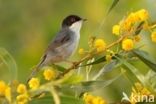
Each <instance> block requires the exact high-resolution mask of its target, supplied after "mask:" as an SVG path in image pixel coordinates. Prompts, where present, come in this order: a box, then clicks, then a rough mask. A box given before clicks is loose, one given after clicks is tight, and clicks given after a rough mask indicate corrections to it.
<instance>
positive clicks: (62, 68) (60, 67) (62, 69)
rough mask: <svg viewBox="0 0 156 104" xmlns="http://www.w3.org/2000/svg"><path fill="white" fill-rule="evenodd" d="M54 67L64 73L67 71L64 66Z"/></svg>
mask: <svg viewBox="0 0 156 104" xmlns="http://www.w3.org/2000/svg"><path fill="white" fill-rule="evenodd" d="M53 66H54V67H55V68H56V69H57V70H59V71H61V72H64V71H65V70H66V68H64V67H62V66H60V65H56V64H54V65H53Z"/></svg>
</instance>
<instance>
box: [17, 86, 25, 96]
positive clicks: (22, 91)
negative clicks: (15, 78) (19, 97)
mask: <svg viewBox="0 0 156 104" xmlns="http://www.w3.org/2000/svg"><path fill="white" fill-rule="evenodd" d="M17 92H18V93H20V94H23V93H26V92H27V88H26V86H25V85H24V84H19V85H18V87H17Z"/></svg>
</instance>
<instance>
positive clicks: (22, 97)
mask: <svg viewBox="0 0 156 104" xmlns="http://www.w3.org/2000/svg"><path fill="white" fill-rule="evenodd" d="M17 93H19V95H18V96H17V97H16V101H17V103H18V104H27V102H28V100H29V95H28V92H27V88H26V85H24V84H19V85H18V86H17Z"/></svg>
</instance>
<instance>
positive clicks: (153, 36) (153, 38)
mask: <svg viewBox="0 0 156 104" xmlns="http://www.w3.org/2000/svg"><path fill="white" fill-rule="evenodd" d="M151 39H152V41H153V42H156V32H153V33H152V34H151Z"/></svg>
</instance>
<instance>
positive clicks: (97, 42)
mask: <svg viewBox="0 0 156 104" xmlns="http://www.w3.org/2000/svg"><path fill="white" fill-rule="evenodd" d="M94 46H95V48H96V49H97V52H102V51H104V50H105V49H106V43H105V42H104V40H103V39H96V40H95V43H94Z"/></svg>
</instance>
